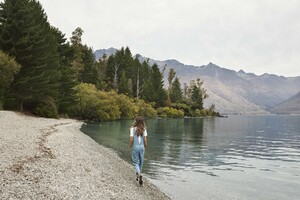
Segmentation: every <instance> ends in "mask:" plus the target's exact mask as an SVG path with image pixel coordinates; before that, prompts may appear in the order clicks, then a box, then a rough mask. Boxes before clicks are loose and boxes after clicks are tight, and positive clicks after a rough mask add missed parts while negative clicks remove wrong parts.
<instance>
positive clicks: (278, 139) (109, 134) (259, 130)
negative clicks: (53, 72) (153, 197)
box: [82, 116, 300, 200]
mask: <svg viewBox="0 0 300 200" xmlns="http://www.w3.org/2000/svg"><path fill="white" fill-rule="evenodd" d="M146 122H147V126H148V128H147V130H148V140H149V142H148V145H149V147H148V148H147V149H146V155H145V165H144V172H143V173H144V174H145V175H146V176H147V178H148V179H150V181H151V182H153V183H154V184H156V185H157V186H158V187H160V188H161V190H163V191H164V192H166V193H167V194H168V195H169V196H171V198H172V199H261V200H268V199H270V200H271V199H272V200H273V199H280V200H282V199H288V200H293V199H295V200H296V199H299V197H300V116H229V117H228V118H205V119H203V118H192V119H155V120H147V121H146ZM131 123H132V121H128V120H125V121H116V122H105V123H93V124H86V125H84V126H83V127H82V131H83V132H84V133H86V134H87V135H89V136H90V137H92V138H93V139H94V140H96V141H97V142H98V143H100V144H102V145H104V146H107V147H109V148H112V149H114V150H115V151H116V152H117V153H118V154H119V155H120V156H121V157H122V158H123V159H125V160H127V161H128V162H130V163H131V157H130V156H131V154H130V151H129V147H128V146H129V145H128V144H129V127H130V125H131Z"/></svg>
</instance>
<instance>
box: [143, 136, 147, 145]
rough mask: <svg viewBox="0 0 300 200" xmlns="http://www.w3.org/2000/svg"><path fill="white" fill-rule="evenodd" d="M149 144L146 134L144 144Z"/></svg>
mask: <svg viewBox="0 0 300 200" xmlns="http://www.w3.org/2000/svg"><path fill="white" fill-rule="evenodd" d="M147 144H148V142H147V136H144V146H145V147H147Z"/></svg>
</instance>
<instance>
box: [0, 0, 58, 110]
mask: <svg viewBox="0 0 300 200" xmlns="http://www.w3.org/2000/svg"><path fill="white" fill-rule="evenodd" d="M0 38H1V41H0V49H1V50H3V51H4V52H6V53H7V54H8V55H9V56H11V57H14V58H15V59H16V61H17V62H18V63H19V64H20V65H21V66H22V68H21V70H20V72H19V73H18V74H17V75H16V76H15V79H14V81H13V83H12V85H11V87H10V90H9V98H6V101H7V104H8V105H12V106H13V105H15V106H14V107H16V106H17V105H18V107H19V109H20V110H21V111H22V110H23V107H24V106H26V107H27V108H29V109H33V108H34V106H35V104H36V103H37V102H38V101H40V100H42V99H44V98H45V97H47V98H48V97H51V98H56V97H57V95H58V93H57V91H58V90H57V88H58V84H57V80H58V79H59V76H60V73H59V71H58V54H57V48H58V44H57V42H56V40H55V36H54V35H53V32H52V31H51V27H50V24H49V23H48V21H47V16H46V14H45V13H44V10H43V9H42V6H41V4H40V3H39V2H37V1H35V0H5V1H4V2H2V3H1V4H0Z"/></svg>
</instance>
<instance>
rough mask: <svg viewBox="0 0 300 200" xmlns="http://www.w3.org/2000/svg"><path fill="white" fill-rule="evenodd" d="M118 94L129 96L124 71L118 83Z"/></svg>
mask: <svg viewBox="0 0 300 200" xmlns="http://www.w3.org/2000/svg"><path fill="white" fill-rule="evenodd" d="M118 85H119V87H118V88H119V89H118V93H120V94H126V95H128V96H129V95H130V94H129V93H130V88H129V85H128V79H127V78H126V75H125V71H123V72H122V74H121V78H120V82H119V84H118Z"/></svg>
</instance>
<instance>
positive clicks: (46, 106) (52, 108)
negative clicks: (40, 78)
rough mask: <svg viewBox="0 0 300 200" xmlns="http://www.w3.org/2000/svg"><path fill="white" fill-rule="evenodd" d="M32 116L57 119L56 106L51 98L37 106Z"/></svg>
mask: <svg viewBox="0 0 300 200" xmlns="http://www.w3.org/2000/svg"><path fill="white" fill-rule="evenodd" d="M34 114H36V115H37V116H40V117H47V118H58V111H57V106H56V103H55V101H54V100H53V98H51V97H48V98H45V99H43V100H42V101H41V102H39V103H38V104H37V106H36V107H35V109H34Z"/></svg>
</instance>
